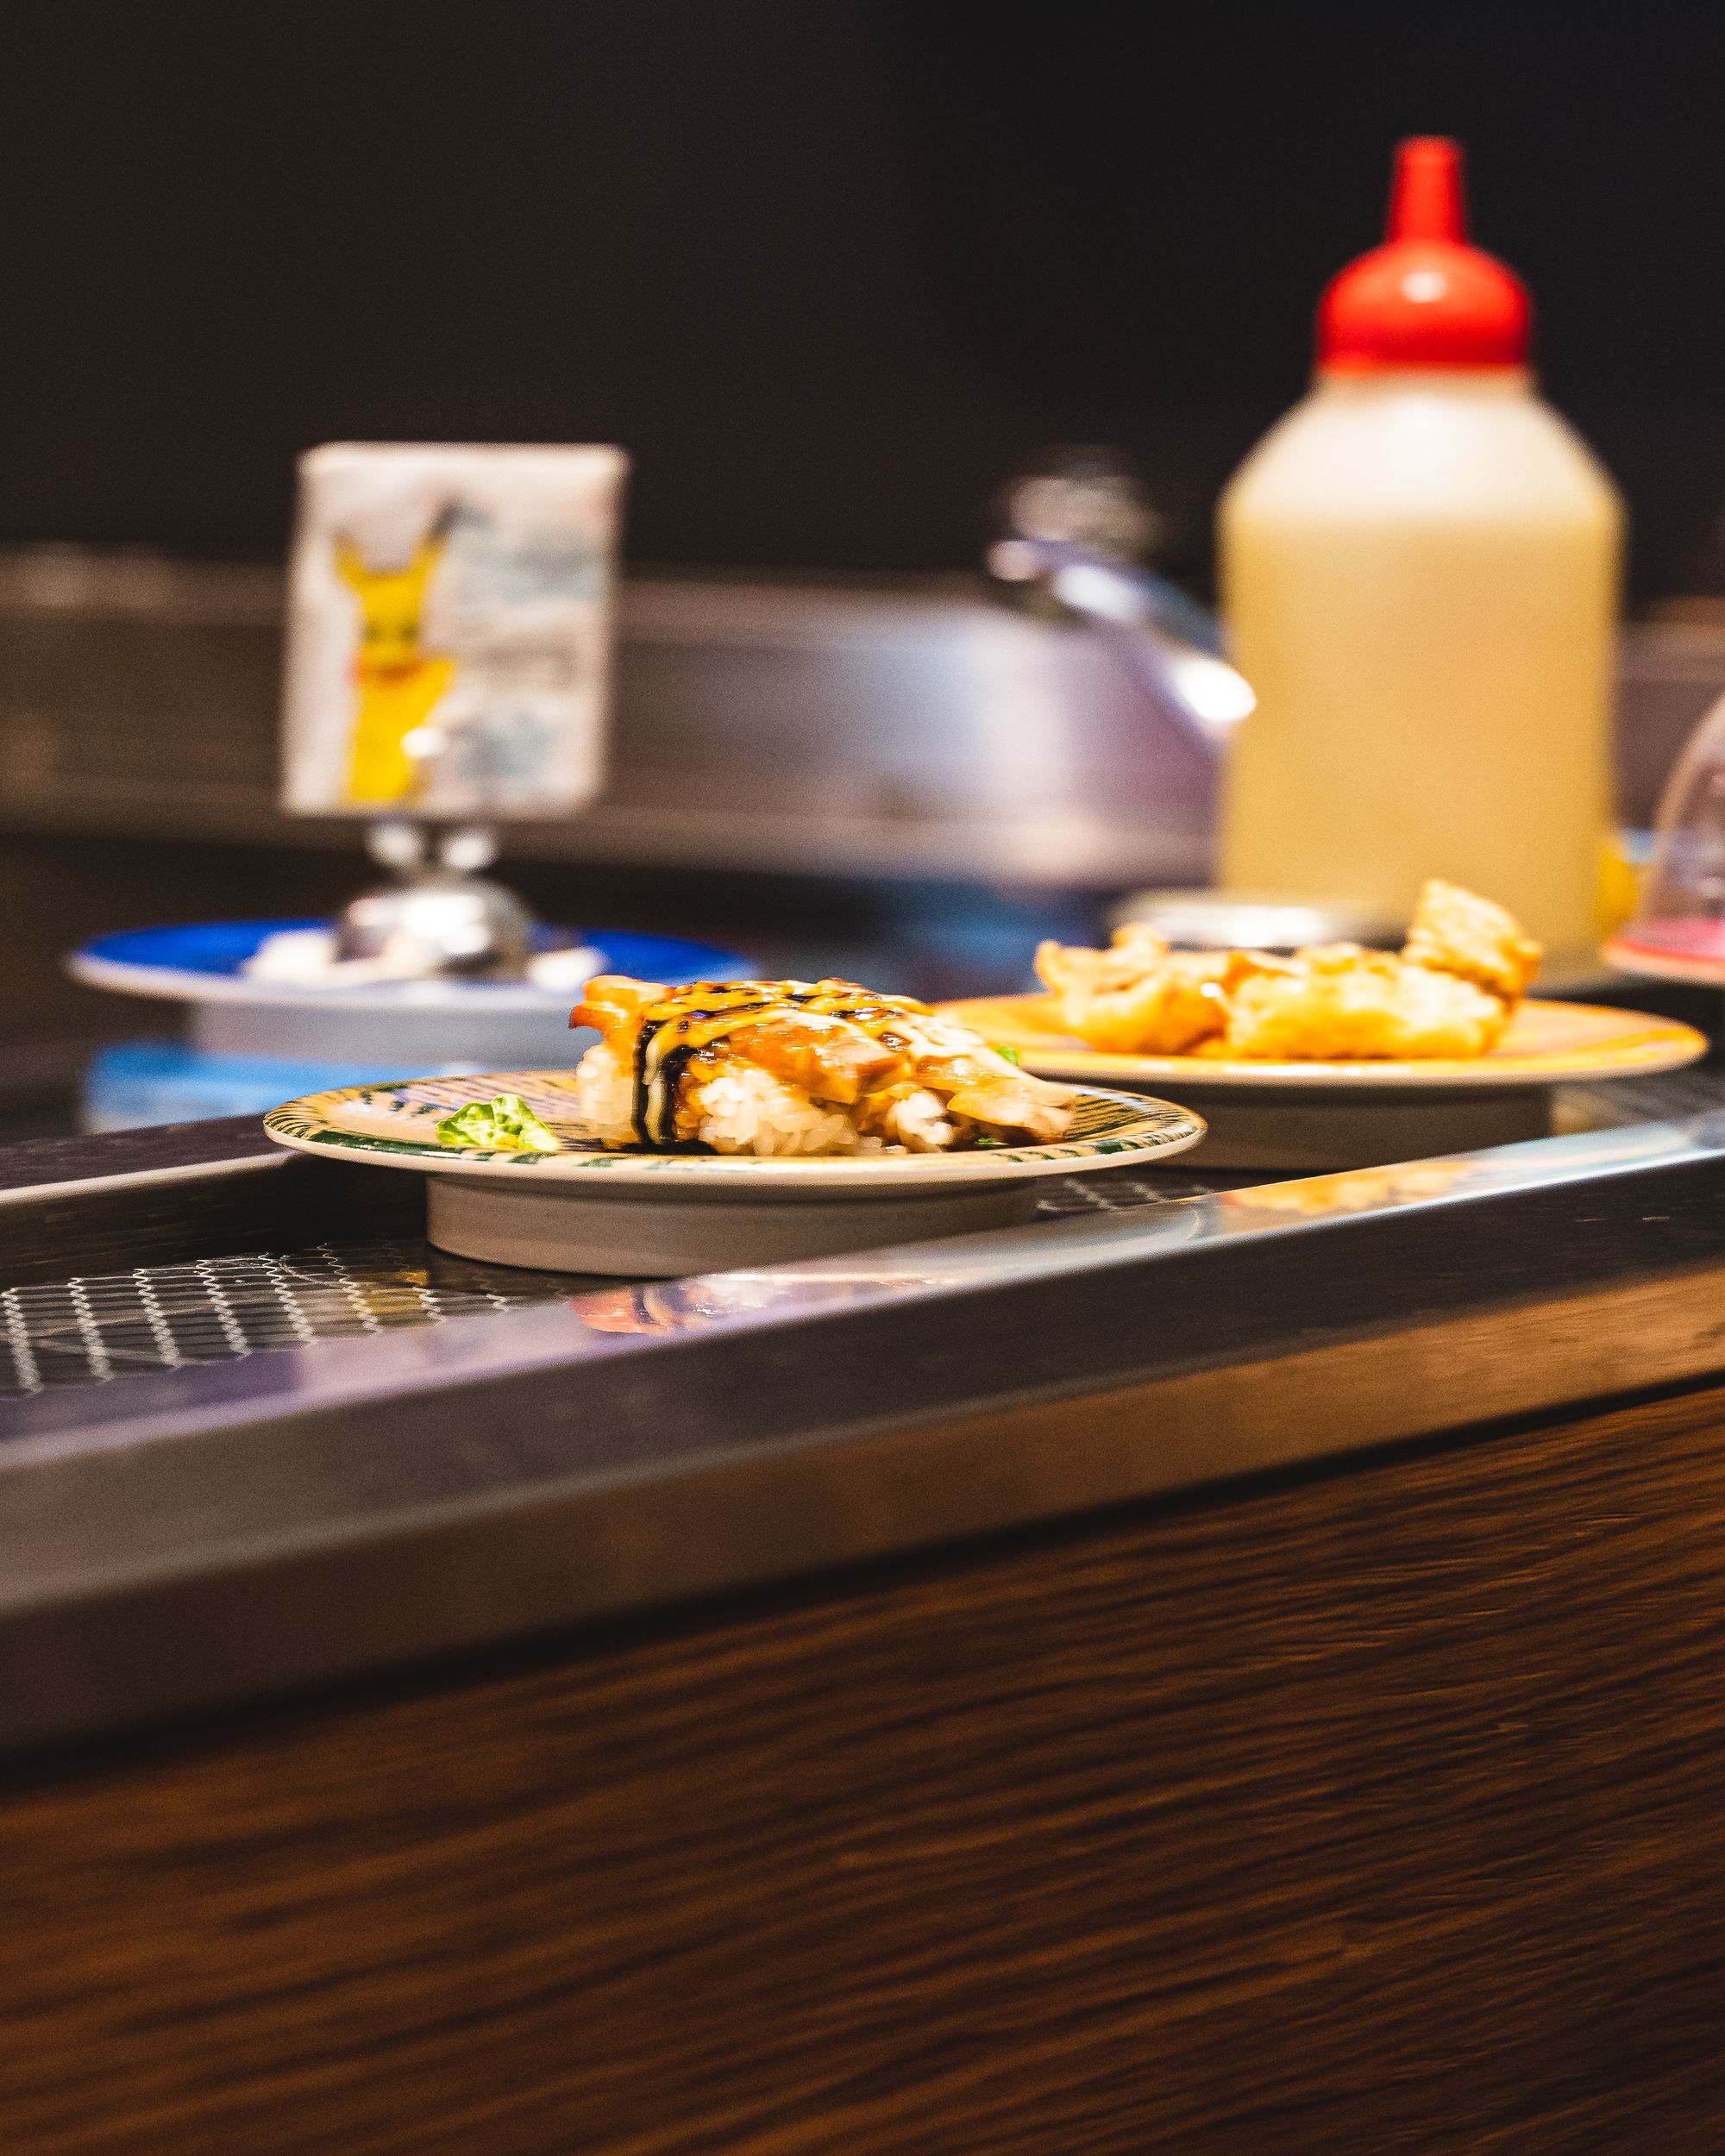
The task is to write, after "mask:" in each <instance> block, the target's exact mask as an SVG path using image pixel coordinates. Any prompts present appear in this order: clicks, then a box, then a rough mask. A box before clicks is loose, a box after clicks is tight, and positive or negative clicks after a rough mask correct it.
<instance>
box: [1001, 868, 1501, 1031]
mask: <svg viewBox="0 0 1725 2156" xmlns="http://www.w3.org/2000/svg"><path fill="white" fill-rule="evenodd" d="M1539 962H1540V947H1539V945H1538V944H1537V943H1534V941H1533V939H1532V938H1531V937H1527V936H1524V935H1523V934H1522V933H1521V930H1520V928H1519V927H1518V926H1517V925H1516V924H1515V921H1514V920H1512V919H1511V918H1510V917H1509V914H1508V913H1506V912H1504V910H1503V908H1502V906H1494V905H1493V904H1492V903H1491V901H1490V899H1480V898H1476V897H1475V896H1474V895H1473V893H1471V892H1469V891H1464V890H1461V889H1460V888H1459V887H1458V886H1457V885H1455V884H1452V883H1442V882H1440V881H1437V880H1436V879H1433V881H1430V882H1428V883H1427V885H1426V887H1425V888H1424V890H1423V891H1422V892H1421V894H1420V905H1419V910H1418V911H1417V912H1416V913H1415V917H1414V920H1413V924H1412V925H1411V927H1410V928H1409V930H1408V943H1407V948H1406V950H1404V951H1403V952H1402V954H1401V956H1399V957H1398V956H1393V955H1392V954H1390V953H1389V952H1387V951H1368V950H1361V949H1360V947H1359V946H1358V944H1357V943H1332V944H1320V945H1315V946H1314V947H1312V948H1311V949H1309V950H1299V951H1295V953H1294V954H1293V956H1291V957H1286V958H1283V957H1277V956H1270V954H1268V953H1266V952H1264V951H1250V950H1234V951H1226V950H1214V951H1176V950H1170V949H1169V947H1168V944H1167V943H1166V942H1165V940H1164V938H1163V937H1161V936H1159V935H1158V934H1157V931H1155V930H1154V929H1153V928H1150V927H1148V926H1146V925H1145V924H1142V923H1134V924H1129V925H1128V926H1126V927H1125V928H1122V929H1120V930H1119V931H1116V933H1115V936H1114V940H1113V946H1112V948H1111V949H1109V950H1072V949H1070V948H1069V947H1068V946H1066V945H1064V944H1062V943H1044V944H1042V945H1041V947H1040V948H1039V949H1038V951H1037V954H1036V969H1037V972H1038V974H1039V975H1041V977H1042V980H1043V981H1044V983H1045V984H1046V986H1047V987H1049V989H1050V990H1051V992H1052V993H1053V997H1054V1000H1055V1004H1056V1007H1057V1010H1058V1011H1059V1013H1060V1022H1061V1024H1062V1025H1063V1026H1065V1028H1066V1029H1067V1031H1069V1032H1070V1033H1075V1034H1076V1036H1077V1037H1078V1038H1079V1039H1080V1040H1082V1041H1084V1042H1086V1043H1087V1044H1088V1045H1089V1046H1090V1047H1092V1048H1097V1049H1101V1050H1105V1051H1108V1052H1112V1053H1113V1054H1116V1055H1128V1056H1131V1055H1138V1056H1200V1057H1202V1058H1203V1059H1205V1060H1206V1061H1217V1060H1221V1059H1225V1058H1226V1057H1229V1056H1242V1057H1247V1058H1250V1059H1251V1060H1253V1061H1256V1062H1266V1061H1267V1062H1350V1061H1353V1060H1355V1059H1360V1060H1377V1059H1400V1058H1402V1057H1408V1058H1429V1057H1432V1056H1446V1057H1448V1056H1453V1057H1458V1058H1465V1057H1471V1056H1484V1054H1486V1053H1487V1051H1488V1050H1490V1049H1491V1048H1492V1047H1494V1046H1495V1045H1496V1042H1497V1040H1498V1037H1499V1036H1500V1035H1501V1034H1502V1031H1503V1028H1504V1026H1505V1025H1507V1024H1508V1023H1509V1016H1510V1013H1511V1012H1513V1011H1514V1009H1515V1005H1516V1004H1517V1002H1518V1001H1519V1000H1521V993H1522V991H1523V990H1524V989H1525V988H1526V987H1527V983H1528V982H1529V981H1531V980H1532V979H1533V977H1534V972H1535V970H1536V969H1537V968H1538V965H1539Z"/></svg>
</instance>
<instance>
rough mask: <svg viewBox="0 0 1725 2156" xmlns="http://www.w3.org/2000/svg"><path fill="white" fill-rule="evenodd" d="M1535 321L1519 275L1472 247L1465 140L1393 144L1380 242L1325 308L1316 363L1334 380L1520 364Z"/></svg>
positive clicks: (1345, 274) (1428, 138) (1418, 138)
mask: <svg viewBox="0 0 1725 2156" xmlns="http://www.w3.org/2000/svg"><path fill="white" fill-rule="evenodd" d="M1531 315H1532V309H1531V308H1530V306H1529V305H1528V302H1527V290H1526V288H1525V286H1524V285H1522V283H1521V279H1520V278H1518V277H1517V276H1516V275H1515V273H1514V271H1513V270H1509V269H1506V268H1505V267H1504V266H1503V265H1502V262H1500V261H1498V260H1496V258H1495V257H1494V256H1492V255H1490V254H1484V252H1482V250H1481V249H1480V248H1476V247H1470V246H1469V245H1468V243H1467V211H1466V209H1465V205H1464V204H1463V201H1462V189H1461V148H1460V146H1459V144H1458V143H1455V142H1452V141H1451V140H1450V139H1449V138H1448V136H1447V135H1415V137H1414V138H1413V139H1412V140H1411V141H1407V142H1403V143H1401V144H1399V145H1398V147H1397V148H1396V177H1395V179H1394V182H1393V183H1392V185H1391V187H1390V191H1389V226H1388V229H1387V231H1386V234H1385V237H1384V243H1383V246H1382V247H1377V248H1373V249H1372V250H1371V254H1362V255H1361V256H1360V258H1359V260H1358V261H1356V262H1350V263H1349V264H1348V266H1347V267H1346V269H1345V270H1343V271H1342V272H1341V273H1339V275H1338V276H1336V277H1335V278H1333V279H1332V280H1331V283H1330V285H1329V288H1328V290H1327V291H1326V292H1325V294H1324V296H1323V298H1322V299H1321V300H1320V302H1319V304H1318V364H1319V366H1320V367H1322V368H1324V369H1325V370H1326V371H1327V373H1333V374H1365V373H1372V372H1374V371H1375V370H1376V369H1377V368H1378V367H1522V366H1525V365H1526V363H1527V333H1528V326H1529V322H1530V319H1531Z"/></svg>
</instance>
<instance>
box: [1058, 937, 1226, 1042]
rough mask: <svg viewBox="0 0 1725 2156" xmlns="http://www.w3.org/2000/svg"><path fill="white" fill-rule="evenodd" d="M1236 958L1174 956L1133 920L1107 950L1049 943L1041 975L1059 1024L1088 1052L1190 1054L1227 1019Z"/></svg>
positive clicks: (1221, 953)
mask: <svg viewBox="0 0 1725 2156" xmlns="http://www.w3.org/2000/svg"><path fill="white" fill-rule="evenodd" d="M1233 956H1234V954H1232V953H1230V952H1227V951H1208V950H1196V951H1187V950H1181V951H1171V950H1170V949H1169V948H1168V945H1167V943H1166V942H1165V940H1164V938H1163V937H1160V936H1158V935H1157V932H1156V931H1155V930H1154V929H1153V928H1149V927H1146V926H1145V924H1143V923H1142V922H1128V923H1127V924H1126V926H1125V927H1124V928H1119V929H1116V930H1115V931H1114V940H1113V945H1112V947H1111V948H1110V949H1109V950H1076V949H1074V948H1073V947H1072V946H1071V945H1070V944H1066V943H1054V942H1048V943H1040V944H1038V947H1037V953H1036V970H1037V973H1038V976H1039V977H1040V979H1041V981H1042V982H1043V984H1044V987H1048V988H1049V989H1051V991H1052V992H1053V994H1054V996H1055V999H1056V1001H1057V1004H1058V1006H1059V1010H1060V1022H1061V1024H1062V1025H1063V1026H1065V1028H1066V1030H1067V1031H1068V1032H1069V1033H1074V1034H1076V1036H1077V1037H1078V1038H1079V1039H1080V1040H1081V1041H1083V1042H1085V1043H1086V1044H1088V1046H1089V1047H1091V1048H1096V1049H1101V1050H1103V1051H1104V1052H1105V1053H1107V1054H1113V1055H1118V1056H1183V1055H1186V1054H1189V1052H1190V1051H1191V1050H1193V1049H1194V1048H1195V1047H1196V1046H1197V1045H1198V1044H1199V1043H1200V1042H1201V1041H1203V1040H1207V1039H1208V1038H1210V1037H1212V1036H1213V1035H1214V1034H1217V1033H1220V1031H1221V1030H1222V1027H1223V1025H1225V1024H1226V1019H1227V1006H1226V1002H1225V1001H1224V993H1223V982H1224V981H1225V979H1226V975H1227V972H1228V968H1229V966H1230V964H1231V962H1232V959H1233Z"/></svg>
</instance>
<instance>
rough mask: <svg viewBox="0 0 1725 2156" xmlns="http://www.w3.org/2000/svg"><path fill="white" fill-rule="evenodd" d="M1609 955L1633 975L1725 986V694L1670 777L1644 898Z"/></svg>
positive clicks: (1612, 943)
mask: <svg viewBox="0 0 1725 2156" xmlns="http://www.w3.org/2000/svg"><path fill="white" fill-rule="evenodd" d="M1605 956H1606V957H1607V958H1608V959H1609V961H1610V962H1611V963H1612V964H1613V965H1615V966H1619V967H1622V969H1623V970H1624V971H1625V972H1628V973H1636V974H1647V975H1653V976H1655V977H1657V978H1662V979H1666V980H1674V981H1703V982H1706V983H1709V984H1716V985H1720V986H1725V697H1722V698H1721V699H1719V701H1718V702H1717V703H1716V704H1715V705H1714V706H1713V708H1712V709H1711V710H1710V711H1709V712H1708V713H1707V715H1706V717H1705V718H1703V720H1702V722H1701V724H1700V725H1699V726H1697V729H1696V730H1695V732H1694V734H1693V736H1691V740H1690V742H1689V745H1688V746H1687V748H1685V749H1684V752H1683V754H1682V755H1681V756H1680V757H1679V758H1678V763H1677V768H1676V769H1675V770H1674V771H1673V772H1672V775H1671V778H1670V780H1668V782H1667V783H1666V786H1665V795H1664V798H1663V799H1662V800H1661V801H1660V803H1659V817H1658V820H1657V822H1656V824H1655V825H1654V830H1653V858H1652V860H1651V862H1649V863H1648V865H1647V870H1646V873H1645V874H1644V875H1643V876H1642V878H1641V879H1640V903H1639V905H1638V906H1637V907H1636V909H1635V912H1634V918H1632V919H1631V920H1630V921H1629V923H1628V925H1627V926H1626V927H1624V928H1622V929H1620V930H1619V931H1618V932H1617V933H1616V934H1615V936H1612V937H1610V938H1609V941H1608V942H1607V943H1606V945H1605Z"/></svg>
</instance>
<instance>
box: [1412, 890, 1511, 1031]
mask: <svg viewBox="0 0 1725 2156" xmlns="http://www.w3.org/2000/svg"><path fill="white" fill-rule="evenodd" d="M1402 956H1403V957H1404V958H1405V959H1406V960H1407V961H1408V964H1409V965H1411V966H1427V967H1429V968H1431V969H1432V971H1433V972H1434V973H1447V974H1453V975H1456V977H1457V978H1458V980H1461V981H1472V982H1474V984H1475V985H1476V986H1477V987H1481V988H1486V989H1489V990H1490V993H1492V994H1493V995H1495V996H1502V999H1503V1000H1504V1001H1505V1002H1506V1003H1512V1004H1513V1003H1516V1002H1519V1001H1520V1000H1521V996H1522V995H1523V993H1525V992H1526V990H1527V986H1528V984H1529V983H1530V982H1531V981H1532V980H1533V978H1534V975H1535V974H1536V973H1537V972H1538V971H1539V969H1540V957H1541V956H1542V954H1541V952H1540V946H1539V945H1538V944H1537V943H1535V942H1534V939H1533V937H1531V936H1524V935H1523V934H1522V933H1521V929H1520V927H1519V926H1518V925H1517V924H1516V922H1515V919H1514V918H1512V916H1511V915H1509V913H1507V912H1505V911H1504V910H1503V908H1502V906H1494V905H1493V904H1492V902H1491V900H1490V899H1481V898H1476V897H1475V896H1474V894H1473V893H1472V892H1471V891H1464V890H1463V889H1461V887H1459V885H1458V884H1453V883H1445V882H1443V881H1440V879H1439V878H1438V877H1436V876H1433V877H1430V878H1428V880H1427V882H1426V883H1425V885H1424V886H1423V887H1422V888H1421V893H1420V903H1419V904H1418V906H1415V909H1414V918H1413V920H1412V922H1411V923H1410V924H1409V925H1408V941H1407V943H1406V944H1405V945H1404V946H1403V948H1402Z"/></svg>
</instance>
